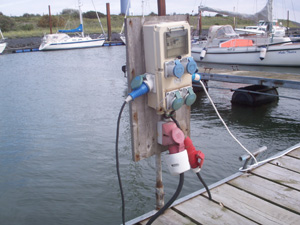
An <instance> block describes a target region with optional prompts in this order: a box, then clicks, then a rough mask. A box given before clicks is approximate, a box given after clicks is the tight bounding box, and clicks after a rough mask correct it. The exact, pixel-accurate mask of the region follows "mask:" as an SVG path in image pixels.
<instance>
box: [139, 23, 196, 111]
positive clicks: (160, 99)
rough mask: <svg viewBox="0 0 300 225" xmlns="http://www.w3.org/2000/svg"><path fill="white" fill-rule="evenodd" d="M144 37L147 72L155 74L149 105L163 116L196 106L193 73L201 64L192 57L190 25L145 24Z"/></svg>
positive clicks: (149, 94) (149, 95)
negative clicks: (184, 106) (185, 107)
mask: <svg viewBox="0 0 300 225" xmlns="http://www.w3.org/2000/svg"><path fill="white" fill-rule="evenodd" d="M143 37H144V51H145V63H146V73H148V74H152V75H154V84H155V87H156V88H155V90H153V91H151V92H149V93H148V105H149V106H150V107H152V108H154V109H155V110H156V111H157V113H158V114H163V113H166V112H171V111H174V110H177V109H179V108H180V107H181V106H182V105H183V104H187V105H191V104H193V102H194V101H195V98H196V97H195V94H194V92H193V89H192V78H191V74H193V73H194V72H195V71H196V69H197V64H196V63H195V61H194V60H193V58H192V57H191V43H190V40H191V39H190V26H189V24H188V22H187V21H179V22H161V23H155V24H154V23H150V24H147V23H145V24H144V25H143Z"/></svg>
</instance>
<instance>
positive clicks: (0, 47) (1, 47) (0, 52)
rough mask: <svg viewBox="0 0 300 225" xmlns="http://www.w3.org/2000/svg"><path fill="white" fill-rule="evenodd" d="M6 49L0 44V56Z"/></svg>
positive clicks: (4, 44) (3, 44)
mask: <svg viewBox="0 0 300 225" xmlns="http://www.w3.org/2000/svg"><path fill="white" fill-rule="evenodd" d="M5 48H6V43H5V42H4V43H0V54H2V52H3V51H4V49H5Z"/></svg>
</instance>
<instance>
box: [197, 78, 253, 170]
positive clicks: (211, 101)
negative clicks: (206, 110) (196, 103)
mask: <svg viewBox="0 0 300 225" xmlns="http://www.w3.org/2000/svg"><path fill="white" fill-rule="evenodd" d="M199 82H200V84H201V85H202V87H203V90H204V92H205V94H206V95H207V97H208V99H209V101H210V103H211V104H212V106H213V108H214V110H215V111H216V114H217V116H218V117H219V119H220V120H221V122H222V123H223V125H224V127H225V128H226V130H227V131H228V133H229V134H230V136H231V137H232V138H233V139H234V140H235V141H236V142H237V143H238V144H239V145H240V146H241V147H242V148H243V149H244V150H245V151H246V152H247V153H248V154H249V155H250V156H251V157H252V158H253V159H254V161H255V164H254V165H257V164H258V162H257V160H256V158H255V157H254V155H253V154H252V153H251V152H250V151H249V150H248V149H247V148H246V147H245V146H244V145H243V144H242V143H241V142H240V141H239V140H238V139H237V138H236V137H235V136H234V135H233V134H232V133H231V131H230V130H229V128H228V126H227V125H226V123H225V121H224V120H223V119H222V117H221V115H220V113H219V112H218V109H217V107H216V106H215V104H214V102H213V100H212V99H211V97H210V95H209V94H208V92H207V90H206V87H205V85H204V84H203V82H202V81H201V80H199Z"/></svg>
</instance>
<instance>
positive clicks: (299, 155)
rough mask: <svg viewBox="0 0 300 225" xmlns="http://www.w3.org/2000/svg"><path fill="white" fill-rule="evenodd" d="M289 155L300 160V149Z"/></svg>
mask: <svg viewBox="0 0 300 225" xmlns="http://www.w3.org/2000/svg"><path fill="white" fill-rule="evenodd" d="M287 155H289V156H293V157H295V158H298V159H300V148H297V149H296V150H294V151H292V152H290V153H289V154H287Z"/></svg>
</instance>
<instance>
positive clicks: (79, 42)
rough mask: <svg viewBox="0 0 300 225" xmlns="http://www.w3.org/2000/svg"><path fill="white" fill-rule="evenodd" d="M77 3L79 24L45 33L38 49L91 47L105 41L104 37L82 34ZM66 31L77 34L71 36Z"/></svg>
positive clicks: (80, 14)
mask: <svg viewBox="0 0 300 225" xmlns="http://www.w3.org/2000/svg"><path fill="white" fill-rule="evenodd" d="M78 4H79V17H80V25H79V26H78V27H77V28H75V29H71V30H58V32H59V33H56V34H47V35H45V36H44V37H43V39H42V43H41V45H40V47H39V50H40V51H49V50H65V49H78V48H92V47H101V46H103V44H104V42H105V38H102V37H100V38H96V39H92V38H91V37H90V36H85V35H84V29H83V19H82V12H81V2H80V0H79V1H78ZM67 33H72V34H77V35H76V36H73V37H71V36H69V35H68V34H67Z"/></svg>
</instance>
